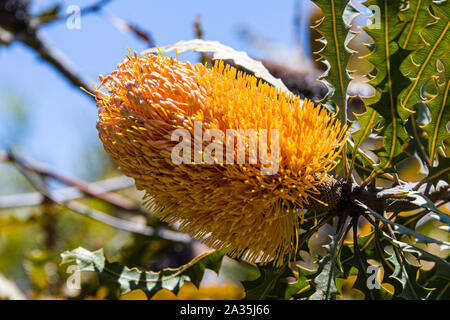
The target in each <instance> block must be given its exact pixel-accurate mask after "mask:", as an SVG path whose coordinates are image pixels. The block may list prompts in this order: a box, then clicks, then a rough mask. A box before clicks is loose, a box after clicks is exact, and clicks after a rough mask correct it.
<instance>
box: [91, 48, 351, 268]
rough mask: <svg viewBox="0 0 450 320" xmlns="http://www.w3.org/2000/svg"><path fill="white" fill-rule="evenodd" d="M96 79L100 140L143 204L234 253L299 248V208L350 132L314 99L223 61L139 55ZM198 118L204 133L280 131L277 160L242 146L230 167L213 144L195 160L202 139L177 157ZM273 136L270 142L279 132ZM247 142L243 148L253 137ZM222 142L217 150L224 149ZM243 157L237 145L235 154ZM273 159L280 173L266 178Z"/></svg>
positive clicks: (276, 256) (276, 255)
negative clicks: (210, 152)
mask: <svg viewBox="0 0 450 320" xmlns="http://www.w3.org/2000/svg"><path fill="white" fill-rule="evenodd" d="M100 81H101V84H100V86H99V87H98V88H97V90H96V98H97V101H98V103H97V105H98V107H99V118H98V123H97V129H98V131H99V136H100V139H101V140H102V142H103V145H104V148H105V150H106V151H107V152H108V153H109V154H110V155H111V156H112V158H113V160H114V161H115V162H116V163H117V164H118V165H119V167H120V170H121V171H122V172H123V173H124V174H126V175H127V176H130V177H132V178H133V179H134V180H135V181H136V187H137V188H138V189H139V190H145V197H144V205H145V206H146V207H147V208H149V209H151V210H152V212H153V213H155V214H156V215H157V216H159V217H160V218H161V219H163V220H164V221H167V222H168V223H170V224H173V223H177V228H178V230H180V231H182V232H188V233H189V234H190V235H191V236H192V237H194V238H196V239H198V240H200V241H202V242H203V243H205V244H206V245H208V246H211V247H214V248H224V247H227V246H228V253H229V254H230V255H231V256H234V257H236V256H239V257H241V258H243V259H245V260H246V261H249V262H256V261H260V262H263V263H266V262H269V261H271V260H274V262H275V264H276V265H280V264H282V263H283V257H284V256H285V255H286V254H291V253H292V252H293V251H294V249H295V246H296V245H297V233H298V228H299V225H298V224H299V212H300V211H301V210H300V209H302V208H307V207H308V205H309V204H310V203H311V201H314V199H317V195H318V194H319V188H318V186H319V185H321V184H323V183H325V182H326V181H328V180H329V179H330V178H329V177H328V175H327V173H328V172H330V171H331V170H332V169H333V168H334V167H335V165H336V163H337V161H336V158H337V156H338V155H339V152H340V149H341V147H342V145H343V142H344V140H345V130H346V128H345V127H342V128H341V125H340V123H339V121H338V120H335V119H334V118H332V117H331V116H330V115H329V113H328V112H327V111H326V110H325V109H323V108H322V109H320V108H316V107H314V105H313V103H312V102H310V101H307V100H305V101H304V102H303V104H301V100H300V99H299V98H298V97H296V96H294V95H292V94H288V93H285V92H282V91H280V90H277V89H275V88H273V87H271V86H269V85H268V84H265V83H261V82H258V80H257V79H256V78H255V77H253V76H249V75H246V74H243V73H240V72H237V71H236V69H234V68H231V67H229V66H224V64H223V63H222V62H218V63H216V64H215V66H214V67H213V68H212V69H208V68H206V67H205V66H204V65H202V64H196V65H191V64H189V63H183V62H180V61H178V60H177V59H172V58H169V57H165V56H155V55H147V56H144V57H138V56H136V55H135V56H132V57H127V59H125V60H124V61H123V62H122V63H120V64H119V66H118V68H117V70H115V71H113V72H112V73H110V74H108V75H106V76H105V77H100ZM199 122H200V123H201V124H202V125H203V129H202V130H203V131H204V132H205V130H208V129H217V130H221V131H222V132H226V130H229V129H241V130H243V131H246V130H255V131H256V132H257V139H258V140H259V141H261V139H262V136H260V131H259V130H261V129H265V130H267V131H268V132H272V131H271V130H273V129H276V130H277V133H278V137H277V138H278V140H277V141H275V142H277V143H278V146H277V147H278V150H277V152H278V159H276V158H275V159H274V158H273V157H272V160H271V163H269V164H268V163H264V164H263V163H251V162H249V160H250V158H251V157H252V156H255V155H254V154H253V153H252V152H250V151H249V150H248V149H249V148H246V149H245V160H246V161H245V163H240V164H228V163H227V162H225V160H223V161H220V159H219V158H220V155H221V154H220V152H218V149H215V151H214V159H215V162H214V163H210V162H206V161H203V160H201V162H200V163H197V162H196V163H194V160H195V159H198V158H196V154H197V155H198V154H199V153H206V149H205V148H204V147H205V146H207V145H208V142H205V141H201V142H200V144H201V146H200V147H201V148H199V145H198V141H197V145H196V143H195V142H194V143H193V144H192V146H191V147H189V148H190V149H189V151H192V152H190V153H187V154H186V155H187V159H191V160H192V162H191V163H185V162H183V163H174V161H173V157H172V155H173V154H172V151H173V149H174V147H175V146H176V145H177V144H178V143H179V140H175V141H174V139H173V136H172V134H173V132H174V131H175V130H177V129H185V130H187V132H188V133H190V135H192V136H194V134H195V130H196V123H199ZM247 132H248V131H247ZM268 135H269V137H268V138H267V139H268V141H269V140H270V138H272V142H273V141H274V139H275V136H274V135H273V134H272V133H269V134H268ZM232 138H233V139H234V137H232ZM238 138H239V137H238ZM241 138H242V139H243V140H242V141H244V144H245V146H246V147H249V145H250V144H251V143H252V142H251V139H250V138H249V137H248V136H243V137H241ZM226 139H227V141H225V139H224V142H223V144H222V145H220V144H219V146H225V145H226V146H228V144H226V142H228V136H227V138H226ZM211 141H213V139H211V140H210V142H211ZM214 141H216V140H214ZM233 141H234V140H233ZM219 142H222V141H219ZM237 145H238V144H236V146H237ZM274 146H275V145H274V144H271V143H268V150H267V152H268V155H274V154H276V153H275V149H274ZM224 148H225V147H224ZM191 149H192V150H191ZM199 150H200V151H199ZM184 151H186V150H184ZM228 151H229V150H227V156H228ZM260 152H261V150H260ZM237 154H238V151H237V147H235V148H234V149H233V150H232V155H235V156H237ZM186 155H185V156H186ZM200 156H201V154H200ZM185 159H186V158H185ZM200 159H201V157H200ZM223 159H225V152H224V153H223ZM273 160H276V162H277V168H276V169H277V170H276V171H275V172H274V173H273V174H264V173H263V172H262V169H263V168H265V167H267V166H269V165H270V164H273V162H274V161H273Z"/></svg>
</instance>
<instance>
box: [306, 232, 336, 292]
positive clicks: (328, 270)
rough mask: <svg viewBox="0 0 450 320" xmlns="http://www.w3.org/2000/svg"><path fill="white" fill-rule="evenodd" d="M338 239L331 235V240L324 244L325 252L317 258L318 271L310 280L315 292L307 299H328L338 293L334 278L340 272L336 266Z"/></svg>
mask: <svg viewBox="0 0 450 320" xmlns="http://www.w3.org/2000/svg"><path fill="white" fill-rule="evenodd" d="M338 241H339V239H338V235H334V236H332V237H331V242H330V243H329V244H328V245H326V246H324V247H325V248H326V249H327V254H326V255H325V256H324V257H323V258H322V259H320V260H319V263H318V264H319V271H318V273H317V275H316V276H315V277H314V279H312V281H311V284H312V286H313V287H314V290H315V292H314V293H313V294H312V295H311V296H310V297H309V298H308V299H309V300H330V299H333V298H335V296H336V295H337V294H339V291H338V289H337V286H336V280H335V278H336V276H337V275H339V274H340V273H341V272H340V270H339V269H338V268H337V266H336V256H337V250H338V247H339V245H338Z"/></svg>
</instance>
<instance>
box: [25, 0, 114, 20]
mask: <svg viewBox="0 0 450 320" xmlns="http://www.w3.org/2000/svg"><path fill="white" fill-rule="evenodd" d="M111 1H112V0H100V1H97V2H95V3H93V4H90V5H88V6H86V7H84V8H81V9H80V14H81V15H86V14H89V13H96V12H98V11H100V10H101V9H103V7H105V6H106V5H107V4H108V3H110V2H111ZM69 17H70V14H64V15H59V14H57V15H52V16H46V17H39V18H35V19H34V20H33V21H32V22H31V24H32V25H33V27H39V26H42V25H44V24H49V23H52V22H57V21H62V20H66V19H68V18H69Z"/></svg>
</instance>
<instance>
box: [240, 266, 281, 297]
mask: <svg viewBox="0 0 450 320" xmlns="http://www.w3.org/2000/svg"><path fill="white" fill-rule="evenodd" d="M286 268H287V266H286V265H284V266H282V267H280V268H276V267H273V266H271V265H266V266H259V265H258V269H259V272H260V274H259V277H258V278H257V279H255V280H251V281H242V285H243V286H244V289H245V293H246V295H245V299H246V300H264V299H267V298H269V296H270V295H271V292H272V290H273V289H274V288H275V286H276V285H277V283H278V281H279V279H280V278H281V277H282V275H283V274H284V273H285V272H286ZM272 297H273V295H272ZM282 297H284V295H280V296H279V298H282Z"/></svg>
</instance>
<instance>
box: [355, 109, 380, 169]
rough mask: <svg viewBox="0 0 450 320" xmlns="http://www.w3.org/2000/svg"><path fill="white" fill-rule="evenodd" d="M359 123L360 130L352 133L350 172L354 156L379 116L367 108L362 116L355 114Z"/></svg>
mask: <svg viewBox="0 0 450 320" xmlns="http://www.w3.org/2000/svg"><path fill="white" fill-rule="evenodd" d="M355 116H356V118H357V119H358V121H359V125H360V128H359V129H358V130H356V131H354V132H353V133H352V138H353V146H352V160H351V163H350V171H351V170H352V169H353V167H354V165H355V161H356V156H357V154H358V152H359V149H360V147H361V144H362V143H363V142H364V140H365V139H366V138H367V137H368V136H369V135H370V134H371V133H372V130H373V129H374V128H375V126H376V125H377V124H378V123H379V121H380V120H381V117H380V115H379V114H378V113H377V112H376V111H375V109H373V108H371V107H367V111H366V112H364V113H363V114H359V115H358V114H355Z"/></svg>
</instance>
